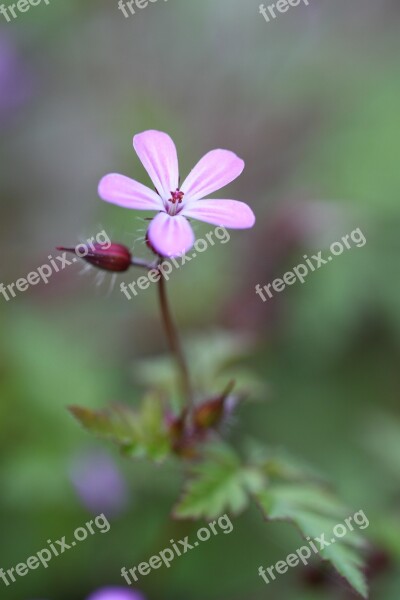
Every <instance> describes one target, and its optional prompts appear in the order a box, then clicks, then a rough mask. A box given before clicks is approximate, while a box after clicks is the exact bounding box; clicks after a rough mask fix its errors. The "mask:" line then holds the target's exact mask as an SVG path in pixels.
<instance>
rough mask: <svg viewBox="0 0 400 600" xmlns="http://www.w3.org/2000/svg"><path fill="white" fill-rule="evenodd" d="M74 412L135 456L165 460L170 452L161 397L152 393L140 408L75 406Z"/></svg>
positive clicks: (80, 419) (77, 417)
mask: <svg viewBox="0 0 400 600" xmlns="http://www.w3.org/2000/svg"><path fill="white" fill-rule="evenodd" d="M70 411H71V413H72V414H73V415H74V417H75V418H76V419H77V420H78V421H79V422H80V423H81V424H82V425H83V426H84V427H85V428H86V429H88V430H89V431H90V432H92V433H94V434H95V435H97V436H99V437H102V438H105V439H109V440H111V441H112V442H114V443H116V444H117V445H118V446H120V447H121V449H122V450H123V452H124V454H127V455H128V456H131V457H134V458H150V459H153V460H161V459H163V458H165V457H166V456H167V455H168V454H169V452H170V443H169V437H168V432H167V430H166V427H165V423H164V414H163V407H162V403H161V400H160V398H159V397H158V396H157V395H155V394H149V395H148V396H146V397H145V398H144V400H143V402H142V405H141V406H140V408H139V410H138V411H135V410H134V409H133V408H131V407H129V406H124V405H113V406H111V407H110V408H108V409H105V410H90V409H87V408H81V407H79V406H71V407H70Z"/></svg>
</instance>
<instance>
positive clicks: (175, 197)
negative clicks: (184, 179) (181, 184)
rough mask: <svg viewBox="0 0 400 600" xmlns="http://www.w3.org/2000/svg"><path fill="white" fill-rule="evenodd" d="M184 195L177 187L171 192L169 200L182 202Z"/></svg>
mask: <svg viewBox="0 0 400 600" xmlns="http://www.w3.org/2000/svg"><path fill="white" fill-rule="evenodd" d="M184 195H185V194H184V193H183V192H181V191H180V190H179V189H178V188H177V189H176V191H175V192H171V198H170V202H172V204H175V203H176V202H178V204H179V202H182V200H183V196H184Z"/></svg>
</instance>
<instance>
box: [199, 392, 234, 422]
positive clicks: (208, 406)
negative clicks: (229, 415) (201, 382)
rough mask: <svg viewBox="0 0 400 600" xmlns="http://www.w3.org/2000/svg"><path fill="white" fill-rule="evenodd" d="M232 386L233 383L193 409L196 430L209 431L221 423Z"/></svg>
mask: <svg viewBox="0 0 400 600" xmlns="http://www.w3.org/2000/svg"><path fill="white" fill-rule="evenodd" d="M234 385H235V384H234V382H230V383H229V384H228V385H227V387H226V389H225V390H224V391H223V393H222V394H220V395H219V396H217V397H215V398H210V399H209V400H206V401H205V402H203V404H200V406H198V407H197V408H196V409H195V412H194V415H193V421H194V425H195V427H196V428H198V429H210V428H212V427H217V426H218V425H219V424H220V423H221V421H222V420H223V418H224V416H225V412H226V408H227V404H228V400H229V398H230V393H231V391H232V389H233V387H234Z"/></svg>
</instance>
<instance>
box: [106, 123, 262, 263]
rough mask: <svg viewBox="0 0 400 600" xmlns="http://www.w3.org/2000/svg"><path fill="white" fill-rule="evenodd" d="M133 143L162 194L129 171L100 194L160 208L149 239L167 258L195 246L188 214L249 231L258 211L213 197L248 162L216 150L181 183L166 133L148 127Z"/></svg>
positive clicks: (141, 207) (108, 178) (124, 202)
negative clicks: (149, 129)
mask: <svg viewBox="0 0 400 600" xmlns="http://www.w3.org/2000/svg"><path fill="white" fill-rule="evenodd" d="M133 147H134V149H135V150H136V153H137V155H138V156H139V158H140V160H141V162H142V164H143V166H144V168H145V169H146V171H147V173H148V174H149V176H150V179H151V180H152V182H153V184H154V187H155V189H156V190H157V192H155V191H153V190H152V189H150V188H148V187H146V186H145V185H142V184H141V183H139V182H138V181H134V180H133V179H130V178H129V177H125V176H124V175H119V174H117V173H111V174H109V175H106V176H105V177H103V179H102V180H101V181H100V184H99V196H100V197H101V198H102V199H103V200H106V201H108V202H112V203H113V204H118V205H119V206H123V207H124V208H133V209H136V210H155V211H158V214H157V215H156V216H155V217H154V218H153V219H152V220H151V222H150V225H149V228H148V231H147V238H148V240H149V242H150V245H151V247H152V248H153V249H154V250H155V251H156V252H157V253H158V254H160V255H161V256H167V257H174V256H180V255H182V254H184V253H186V252H187V251H188V250H190V248H191V247H192V246H193V244H194V233H193V230H192V227H191V225H190V223H189V221H188V218H193V219H198V220H199V221H205V222H206V223H211V224H212V225H217V226H223V227H226V228H228V229H247V228H249V227H252V226H253V225H254V223H255V216H254V213H253V211H252V210H251V209H250V208H249V207H248V206H247V204H245V203H244V202H239V201H237V200H214V199H213V200H211V199H208V198H207V196H208V195H209V194H212V193H213V192H215V191H217V190H219V189H221V188H222V187H224V186H225V185H227V184H228V183H230V182H231V181H233V180H234V179H236V178H237V177H239V175H240V174H241V172H242V171H243V169H244V162H243V160H241V159H240V158H239V157H238V156H236V154H234V153H233V152H230V151H228V150H211V151H210V152H208V153H207V154H206V155H205V156H203V158H202V159H200V161H199V162H198V163H197V165H196V166H195V167H194V168H193V170H192V171H191V172H190V173H189V175H188V177H187V178H186V179H185V181H184V182H183V183H182V185H181V186H180V185H179V168H178V157H177V152H176V148H175V144H174V142H173V141H172V139H171V138H170V137H169V135H167V134H166V133H163V132H161V131H152V130H151V131H144V132H143V133H139V134H138V135H135V137H134V138H133Z"/></svg>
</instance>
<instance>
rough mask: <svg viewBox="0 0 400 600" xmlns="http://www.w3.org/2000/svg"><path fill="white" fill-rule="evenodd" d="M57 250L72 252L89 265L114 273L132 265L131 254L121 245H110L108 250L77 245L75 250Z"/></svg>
mask: <svg viewBox="0 0 400 600" xmlns="http://www.w3.org/2000/svg"><path fill="white" fill-rule="evenodd" d="M57 250H63V251H64V252H72V253H73V254H76V256H78V257H79V258H82V259H83V260H85V261H86V262H88V263H90V264H91V265H94V266H95V267H98V268H99V269H103V270H104V271H113V272H114V273H122V272H123V271H127V270H128V269H129V267H130V266H131V264H132V254H131V253H130V251H129V250H128V248H127V247H126V246H123V245H122V244H110V246H109V247H108V248H106V247H105V246H104V245H102V244H93V245H92V246H88V245H86V244H78V245H77V246H76V247H75V248H63V247H58V248H57Z"/></svg>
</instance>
